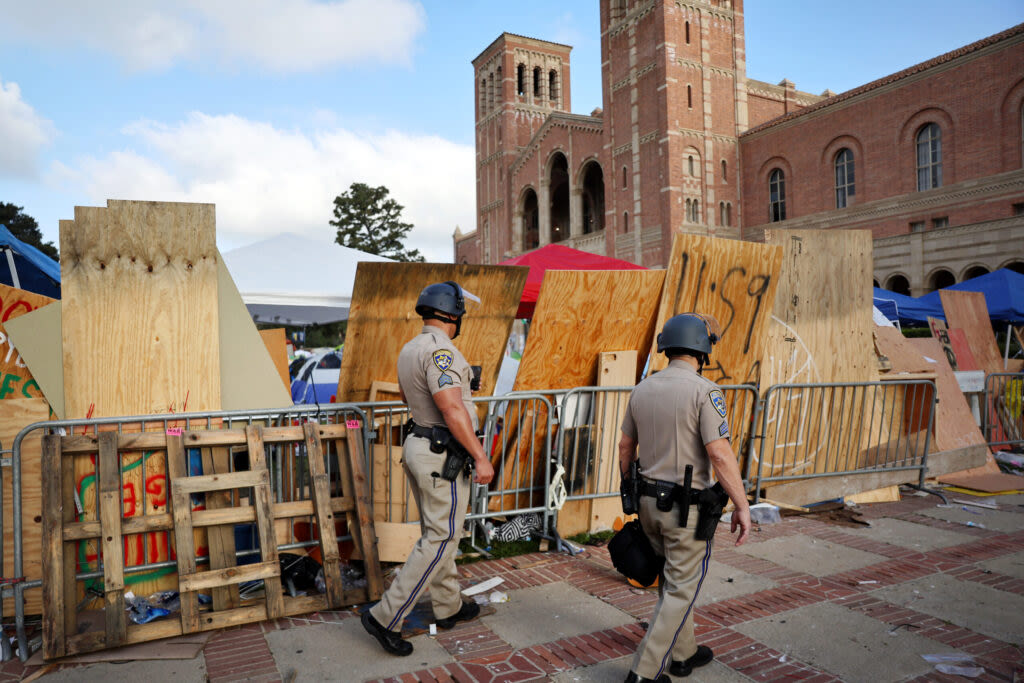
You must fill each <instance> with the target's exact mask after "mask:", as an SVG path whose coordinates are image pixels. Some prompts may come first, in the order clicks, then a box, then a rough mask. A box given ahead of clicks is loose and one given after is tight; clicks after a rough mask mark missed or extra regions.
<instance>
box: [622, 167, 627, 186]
mask: <svg viewBox="0 0 1024 683" xmlns="http://www.w3.org/2000/svg"><path fill="white" fill-rule="evenodd" d="M622 189H623V190H625V189H626V167H625V166H623V167H622Z"/></svg>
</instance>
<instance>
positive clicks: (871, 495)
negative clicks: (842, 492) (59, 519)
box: [846, 484, 900, 505]
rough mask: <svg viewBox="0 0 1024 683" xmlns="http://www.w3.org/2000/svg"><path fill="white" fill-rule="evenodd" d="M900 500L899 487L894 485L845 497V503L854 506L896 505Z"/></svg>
mask: <svg viewBox="0 0 1024 683" xmlns="http://www.w3.org/2000/svg"><path fill="white" fill-rule="evenodd" d="M899 500H900V487H899V486H896V485H895V484H894V485H892V486H886V487H883V488H880V489H872V490H871V491H862V492H860V493H854V494H853V495H851V496H846V502H847V503H853V504H855V505H870V504H872V503H898V502H899Z"/></svg>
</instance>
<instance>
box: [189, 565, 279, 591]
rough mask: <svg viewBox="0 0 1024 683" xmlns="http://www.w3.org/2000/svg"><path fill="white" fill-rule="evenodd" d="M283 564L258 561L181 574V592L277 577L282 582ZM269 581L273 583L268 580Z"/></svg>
mask: <svg viewBox="0 0 1024 683" xmlns="http://www.w3.org/2000/svg"><path fill="white" fill-rule="evenodd" d="M280 577H281V565H280V564H279V563H278V562H276V561H275V562H257V563H255V564H244V565H242V566H240V567H227V568H225V569H211V570H210V571H205V572H198V573H195V574H188V575H179V576H178V585H179V586H180V587H181V589H180V590H181V592H182V593H185V592H188V591H201V590H208V589H210V588H217V587H219V586H228V585H236V584H239V583H244V582H245V581H257V580H259V579H275V580H278V583H280V580H279V579H280ZM267 583H271V582H270V581H267Z"/></svg>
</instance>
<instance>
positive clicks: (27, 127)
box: [0, 81, 54, 178]
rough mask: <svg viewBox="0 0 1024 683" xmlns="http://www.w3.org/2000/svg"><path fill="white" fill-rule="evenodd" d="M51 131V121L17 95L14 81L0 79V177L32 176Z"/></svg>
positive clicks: (48, 140)
mask: <svg viewBox="0 0 1024 683" xmlns="http://www.w3.org/2000/svg"><path fill="white" fill-rule="evenodd" d="M53 135H54V130H53V124H52V123H50V122H49V121H47V120H46V119H44V118H42V117H41V116H39V114H37V113H36V111H35V109H33V108H32V106H31V105H29V104H28V103H27V102H25V101H24V100H23V99H21V88H19V87H18V84H17V83H4V82H3V81H0V177H2V176H7V177H15V178H17V177H21V178H25V177H33V176H35V175H36V172H37V170H38V159H39V151H40V150H41V149H42V147H44V146H45V145H47V144H49V143H50V141H51V140H52V139H53Z"/></svg>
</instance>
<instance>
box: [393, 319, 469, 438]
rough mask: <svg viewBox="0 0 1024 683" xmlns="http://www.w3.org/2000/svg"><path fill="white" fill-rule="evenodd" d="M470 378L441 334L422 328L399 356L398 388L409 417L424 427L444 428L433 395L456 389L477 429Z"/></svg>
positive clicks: (442, 332) (457, 355)
mask: <svg viewBox="0 0 1024 683" xmlns="http://www.w3.org/2000/svg"><path fill="white" fill-rule="evenodd" d="M472 378H473V374H472V371H471V370H470V369H469V363H467V362H466V359H465V358H463V357H462V354H461V353H460V352H459V350H458V349H457V348H455V344H454V343H452V340H451V339H450V338H449V337H448V335H447V334H445V333H444V330H442V329H440V328H438V327H434V326H432V325H424V326H423V329H422V330H421V331H420V333H419V334H418V335H417V336H415V337H413V338H412V339H411V340H409V342H408V343H407V344H406V345H405V346H403V347H402V351H401V353H399V354H398V384H399V386H401V387H402V392H403V393H405V401H406V403H407V404H408V405H409V414H410V416H411V417H412V419H413V421H414V422H415V423H416V424H418V425H421V426H423V427H444V426H446V425H445V422H444V416H443V415H442V414H441V411H440V410H438V408H437V404H435V403H434V398H433V397H434V394H436V393H437V392H439V391H444V390H445V389H451V388H452V387H456V388H458V389H461V390H462V402H463V403H464V404H465V405H466V411H467V412H469V416H470V418H471V419H472V420H473V429H474V430H476V429H478V424H477V415H476V409H474V408H473V403H472V400H471V398H472V394H471V392H470V390H469V382H470V380H471V379H472Z"/></svg>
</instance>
